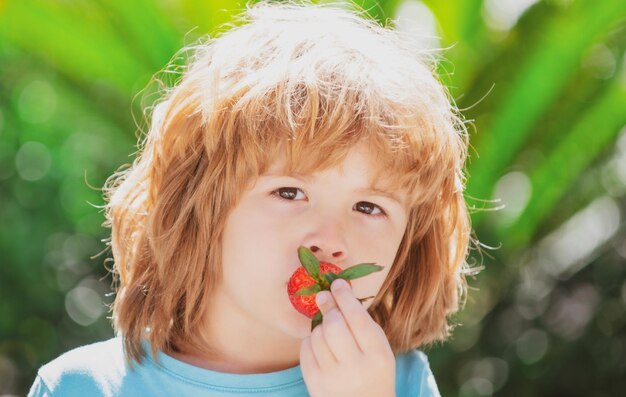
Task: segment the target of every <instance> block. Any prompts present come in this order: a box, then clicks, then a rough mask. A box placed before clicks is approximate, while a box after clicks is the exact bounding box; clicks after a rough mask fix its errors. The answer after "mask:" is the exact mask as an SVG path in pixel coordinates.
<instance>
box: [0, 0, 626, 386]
mask: <svg viewBox="0 0 626 397" xmlns="http://www.w3.org/2000/svg"><path fill="white" fill-rule="evenodd" d="M355 3H356V4H359V5H360V6H362V7H364V8H365V9H367V10H369V13H370V14H371V15H372V17H373V18H376V19H377V20H379V21H384V20H385V19H386V18H392V19H393V20H394V21H395V26H396V28H397V29H398V30H401V31H403V32H405V33H406V37H407V39H408V40H416V42H418V43H421V44H422V45H423V46H424V48H437V47H445V48H447V50H446V51H445V52H444V53H443V55H444V58H443V59H442V61H441V63H440V69H439V71H440V74H441V77H442V81H443V82H444V83H445V84H446V85H447V86H448V87H449V89H450V92H451V94H452V96H453V97H454V99H455V101H456V104H457V105H458V107H459V108H461V109H462V110H463V113H464V115H465V117H466V119H467V120H471V121H472V124H471V126H470V128H471V143H472V148H471V151H470V156H471V157H470V161H469V163H468V172H469V174H470V175H469V184H468V190H467V202H468V204H469V205H470V207H471V208H473V211H474V213H473V223H474V228H475V231H476V236H477V237H478V238H479V240H480V241H481V243H482V244H484V246H483V247H482V249H481V250H480V251H473V252H472V258H471V261H472V262H473V263H476V264H482V265H483V266H484V267H485V269H484V270H483V271H482V272H481V273H480V274H479V275H478V276H477V277H476V278H475V279H470V280H469V281H470V286H471V289H470V291H469V300H468V302H467V305H466V308H465V310H464V311H463V312H461V313H460V314H459V315H458V316H457V317H456V318H455V321H456V322H458V323H459V324H460V326H459V327H458V328H457V329H456V331H455V333H454V337H453V338H452V339H451V340H450V341H449V342H447V343H445V344H442V345H438V346H435V347H433V348H432V349H430V350H427V353H428V355H429V357H430V360H431V366H432V369H433V372H434V374H435V377H436V379H437V382H438V385H439V388H440V390H441V393H442V395H443V396H491V395H499V396H556V395H567V396H598V397H600V396H618V395H619V396H623V395H626V228H625V227H624V217H625V214H626V132H625V131H626V129H625V128H624V126H625V125H626V67H625V66H624V60H625V59H626V58H625V56H624V50H625V49H626V1H622V0H603V1H594V0H545V1H538V0H486V1H481V0H455V1H452V0H449V1H441V0H439V1H437V0H428V1H418V0H406V1H400V0H390V1H380V2H379V3H376V2H374V1H371V0H367V1H363V0H357V1H356V2H355ZM242 6H243V3H241V2H234V1H229V0H214V1H200V0H197V1H192V0H179V1H171V0H170V1H167V0H131V1H128V0H91V1H89V0H62V1H61V0H56V1H53V0H48V1H43V0H41V1H33V0H4V1H2V0H0V225H1V227H0V395H2V394H15V395H24V394H25V393H26V391H27V390H28V387H29V386H30V384H31V383H32V381H33V379H34V376H35V371H36V370H37V368H38V367H39V366H40V365H42V364H43V363H45V362H47V361H49V360H51V359H52V358H54V357H56V356H58V355H59V354H60V353H62V352H64V351H67V350H69V349H71V348H73V347H76V346H79V345H82V344H86V343H91V342H94V341H98V340H103V339H106V338H109V337H111V336H112V335H113V331H112V329H111V326H110V322H109V320H108V319H107V315H108V314H107V312H106V308H105V303H110V302H112V299H113V297H112V296H111V295H110V291H111V289H110V284H111V278H110V276H108V273H107V271H106V267H110V265H111V263H110V261H108V262H107V261H106V258H107V257H109V256H110V252H109V251H106V252H103V253H102V254H101V255H99V256H98V254H99V253H101V252H102V251H104V250H105V248H106V247H105V245H104V243H103V242H102V240H103V239H105V238H106V237H107V231H108V229H104V228H103V227H102V226H101V225H102V222H103V221H104V216H103V213H102V211H101V209H99V208H97V206H101V205H102V204H103V200H102V196H101V194H100V192H99V190H98V189H99V188H101V187H102V186H103V184H104V181H105V179H106V178H107V177H108V176H109V175H111V174H112V173H113V172H115V170H117V169H118V167H120V166H121V165H123V164H129V163H131V162H132V159H133V158H134V157H133V155H134V153H135V151H136V141H137V136H136V135H137V133H138V129H137V123H138V124H140V125H144V124H142V123H143V121H142V118H143V109H144V108H145V106H147V105H149V104H150V103H151V101H153V100H154V99H155V96H154V95H150V93H151V89H152V88H150V87H153V86H154V85H153V84H148V83H149V81H150V78H151V76H152V75H153V74H154V73H155V72H157V71H159V70H161V69H163V68H164V67H165V65H166V64H167V63H168V62H169V61H170V59H171V58H172V57H173V56H174V54H175V53H176V51H177V50H178V49H179V48H181V47H182V46H184V45H186V44H191V43H193V42H194V41H195V40H196V39H197V38H198V37H200V36H202V35H204V34H206V33H216V32H218V31H220V30H215V29H216V27H218V26H220V24H223V23H226V22H229V21H233V19H232V15H233V13H238V12H239V10H241V8H242ZM220 29H221V31H223V30H224V29H226V28H224V27H221V28H220ZM182 61H183V59H178V60H176V62H177V63H179V64H180V63H181V62H182ZM144 88H145V89H144Z"/></svg>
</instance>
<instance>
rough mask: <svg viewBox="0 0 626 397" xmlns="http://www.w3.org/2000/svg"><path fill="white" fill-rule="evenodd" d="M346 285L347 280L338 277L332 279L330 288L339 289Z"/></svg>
mask: <svg viewBox="0 0 626 397" xmlns="http://www.w3.org/2000/svg"><path fill="white" fill-rule="evenodd" d="M347 286H348V282H347V281H346V280H344V279H341V278H338V279H337V280H335V281H333V283H332V284H331V285H330V288H331V289H332V290H333V291H341V290H343V289H345V288H346V287H347Z"/></svg>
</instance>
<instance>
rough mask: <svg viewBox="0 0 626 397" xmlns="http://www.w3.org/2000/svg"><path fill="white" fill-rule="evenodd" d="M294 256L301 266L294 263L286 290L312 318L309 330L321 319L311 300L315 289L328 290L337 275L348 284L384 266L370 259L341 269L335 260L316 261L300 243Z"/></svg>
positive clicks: (314, 303) (318, 310)
mask: <svg viewBox="0 0 626 397" xmlns="http://www.w3.org/2000/svg"><path fill="white" fill-rule="evenodd" d="M298 258H299V259H300V263H301V264H302V266H300V267H298V268H297V269H296V270H295V271H294V272H293V274H292V275H291V277H290V278H289V281H288V283H287V294H288V296H289V301H290V302H291V304H292V305H293V307H294V308H295V309H296V310H297V311H298V312H300V313H302V314H303V315H305V316H307V317H308V318H310V319H312V324H311V330H313V329H314V328H315V327H316V326H317V325H319V324H321V323H322V321H323V316H322V313H321V311H320V309H319V307H318V306H317V303H316V300H315V296H316V295H317V293H319V292H320V291H329V290H330V285H331V284H332V282H333V281H335V280H336V279H338V278H342V279H344V280H346V281H347V282H348V284H350V285H352V283H351V282H350V280H354V279H356V278H359V277H364V276H366V275H368V274H370V273H373V272H377V271H380V270H382V269H384V266H376V265H375V264H373V263H361V264H358V265H355V266H352V267H349V268H347V269H345V270H341V268H340V267H339V266H337V265H335V264H332V263H329V262H320V261H319V260H318V259H317V258H316V257H315V255H314V254H313V252H311V251H310V250H309V249H308V248H306V247H304V246H300V247H299V248H298ZM372 298H374V297H373V296H369V297H367V298H362V299H361V298H357V299H358V300H359V302H361V303H363V302H364V301H366V300H368V299H372Z"/></svg>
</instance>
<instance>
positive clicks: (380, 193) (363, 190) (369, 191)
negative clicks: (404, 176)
mask: <svg viewBox="0 0 626 397" xmlns="http://www.w3.org/2000/svg"><path fill="white" fill-rule="evenodd" d="M264 176H270V177H291V178H295V179H300V180H302V181H304V182H307V183H310V182H311V181H312V180H313V179H315V178H314V177H313V176H311V175H304V174H299V173H292V174H276V173H269V174H265V175H264ZM355 192H356V193H360V194H372V195H375V196H381V197H385V198H388V199H390V200H393V201H395V202H397V203H398V204H400V205H401V206H404V204H405V203H404V201H403V200H402V199H401V198H400V197H399V196H398V195H397V194H395V193H393V192H389V191H386V190H381V189H377V188H375V187H364V188H361V189H356V190H355Z"/></svg>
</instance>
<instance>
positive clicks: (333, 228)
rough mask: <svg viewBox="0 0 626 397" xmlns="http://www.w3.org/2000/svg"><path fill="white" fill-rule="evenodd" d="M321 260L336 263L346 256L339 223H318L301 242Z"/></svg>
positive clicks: (346, 251)
mask: <svg viewBox="0 0 626 397" xmlns="http://www.w3.org/2000/svg"><path fill="white" fill-rule="evenodd" d="M303 245H304V246H305V247H308V248H309V249H310V250H311V252H313V254H314V255H315V257H316V258H317V259H318V260H320V261H322V262H331V263H334V264H338V263H339V262H342V261H344V260H345V259H346V258H347V257H348V249H347V246H346V243H345V240H344V236H343V233H342V231H341V228H340V227H339V225H337V224H334V225H330V224H328V223H326V224H325V225H321V224H320V225H319V228H318V229H317V231H315V232H314V233H312V234H311V235H310V236H309V237H308V238H307V241H305V242H304V244H303Z"/></svg>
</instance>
